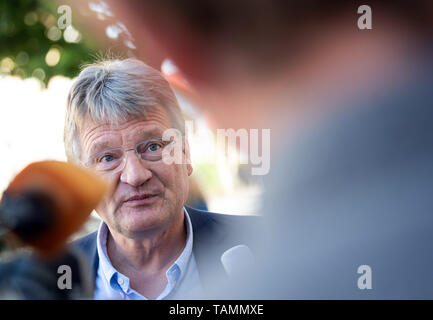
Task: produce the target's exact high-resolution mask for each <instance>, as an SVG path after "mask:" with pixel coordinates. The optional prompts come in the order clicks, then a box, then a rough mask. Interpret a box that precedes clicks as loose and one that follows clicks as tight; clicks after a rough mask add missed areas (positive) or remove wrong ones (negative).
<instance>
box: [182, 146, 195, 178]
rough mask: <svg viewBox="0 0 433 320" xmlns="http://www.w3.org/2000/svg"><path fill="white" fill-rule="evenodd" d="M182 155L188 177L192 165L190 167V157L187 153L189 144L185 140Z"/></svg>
mask: <svg viewBox="0 0 433 320" xmlns="http://www.w3.org/2000/svg"><path fill="white" fill-rule="evenodd" d="M183 154H184V159H185V163H186V169H187V171H188V176H190V175H191V174H192V171H193V169H192V165H191V155H190V152H189V143H188V140H187V139H185V143H184V148H183Z"/></svg>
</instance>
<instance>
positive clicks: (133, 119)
mask: <svg viewBox="0 0 433 320" xmlns="http://www.w3.org/2000/svg"><path fill="white" fill-rule="evenodd" d="M171 127H172V123H171V121H170V117H169V115H168V112H167V111H166V110H165V109H164V108H162V107H159V106H158V107H155V108H152V109H149V110H147V111H146V114H145V116H130V117H128V118H127V119H126V120H125V121H119V122H118V123H115V124H112V123H109V122H108V121H107V122H102V123H98V122H94V121H92V119H90V117H89V116H86V117H85V118H84V119H83V121H82V123H81V128H80V142H81V146H82V149H83V151H84V153H86V152H87V153H88V152H93V151H95V149H100V148H101V147H104V146H105V147H119V146H123V147H131V146H133V145H134V144H135V143H137V142H138V141H139V140H144V139H148V138H154V137H160V136H162V134H163V132H164V131H165V130H166V129H169V128H171Z"/></svg>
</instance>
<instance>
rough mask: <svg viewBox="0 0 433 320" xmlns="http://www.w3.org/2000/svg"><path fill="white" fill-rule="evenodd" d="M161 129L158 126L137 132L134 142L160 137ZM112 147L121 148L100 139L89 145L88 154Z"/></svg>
mask: <svg viewBox="0 0 433 320" xmlns="http://www.w3.org/2000/svg"><path fill="white" fill-rule="evenodd" d="M162 133H163V131H161V129H159V128H152V129H150V130H145V131H142V132H139V133H138V134H137V135H135V137H138V140H137V142H136V143H139V142H141V141H144V140H148V139H152V138H161V137H162ZM113 148H121V146H119V145H113V144H112V142H110V141H101V142H96V143H95V144H94V145H92V146H91V147H90V150H89V154H90V155H93V154H95V153H98V152H100V151H103V150H106V149H113Z"/></svg>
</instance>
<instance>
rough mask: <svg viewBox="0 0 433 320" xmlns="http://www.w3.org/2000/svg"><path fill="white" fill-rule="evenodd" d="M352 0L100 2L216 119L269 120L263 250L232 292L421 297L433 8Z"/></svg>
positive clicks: (428, 204) (427, 232)
mask: <svg viewBox="0 0 433 320" xmlns="http://www.w3.org/2000/svg"><path fill="white" fill-rule="evenodd" d="M362 4H364V3H353V2H350V1H326V2H323V1H240V2H239V1H236V2H232V1H231V2H227V1H201V2H199V3H197V2H193V1H186V2H185V1H182V2H175V1H145V2H141V1H133V0H131V1H125V2H121V3H120V2H116V3H114V2H113V3H112V6H113V8H114V10H115V12H116V13H117V14H119V16H120V18H121V19H123V20H124V21H126V22H127V24H128V27H130V30H131V32H132V34H133V36H134V37H135V38H137V39H138V40H137V44H138V50H140V44H141V43H144V42H145V41H147V40H148V39H140V33H139V30H141V29H142V28H143V27H144V29H145V30H146V31H147V32H148V33H149V34H151V35H152V39H151V40H152V41H154V42H155V43H157V44H158V50H159V51H158V54H165V55H168V56H169V57H170V58H171V59H172V60H174V62H175V63H176V64H177V65H178V67H179V68H180V69H181V70H182V71H183V72H184V73H185V75H186V77H187V78H188V79H189V81H190V82H191V83H192V84H193V85H195V86H196V88H198V91H199V92H200V93H201V94H202V97H203V99H204V101H206V104H205V105H206V106H207V112H208V113H209V114H210V115H211V116H212V117H213V118H214V119H215V120H216V122H217V123H219V126H220V127H234V128H239V127H247V128H261V127H265V128H272V129H273V131H272V136H273V144H272V148H273V158H272V161H273V163H272V166H271V176H270V177H269V179H268V182H269V184H268V189H267V195H266V197H265V198H266V199H265V205H264V209H263V211H264V212H265V215H267V216H268V217H269V219H267V222H268V225H267V227H268V228H269V233H264V235H263V237H260V239H261V240H263V241H262V242H263V243H265V244H264V245H263V247H264V248H265V250H264V252H265V253H264V254H263V256H262V259H261V262H262V263H261V265H260V267H259V270H260V271H258V274H256V273H254V272H251V273H248V272H246V274H248V276H247V277H248V279H247V280H246V282H245V283H244V284H246V285H245V286H244V287H242V286H241V288H243V289H244V290H240V292H239V295H238V297H239V296H240V297H256V298H257V297H258V298H261V297H265V298H427V297H431V296H432V294H433V291H432V288H433V283H432V280H431V279H432V278H431V276H430V271H431V270H432V268H433V258H432V254H431V252H432V249H433V248H432V246H433V245H432V244H433V239H432V237H433V230H432V226H433V216H432V215H431V212H432V209H433V203H432V200H431V199H432V197H431V195H430V193H431V190H432V182H431V181H433V168H432V164H433V161H432V158H433V154H432V152H433V151H432V150H433V149H432V148H431V147H430V144H431V141H432V138H433V134H432V128H433V127H432V126H431V125H430V124H429V121H428V120H427V119H431V118H432V116H433V115H432V110H433V108H432V106H431V101H433V99H432V98H433V97H432V91H431V88H432V80H431V79H433V68H432V64H431V61H432V57H433V54H432V35H433V33H432V21H433V20H432V4H431V3H430V2H428V1H412V2H407V1H394V2H388V3H384V2H382V1H369V3H368V5H369V8H370V11H369V10H367V9H364V10H361V11H358V10H359V8H360V6H361V5H362ZM365 10H367V11H365ZM367 12H370V13H371V15H370V18H371V21H370V22H371V28H366V29H362V28H360V27H359V19H367V20H368V19H369V18H368V17H367V16H368V14H367ZM365 14H367V16H365ZM367 20H364V22H365V21H367ZM362 24H363V22H362V21H361V25H362ZM145 53H146V52H143V54H145ZM264 232H265V230H264Z"/></svg>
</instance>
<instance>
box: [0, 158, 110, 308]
mask: <svg viewBox="0 0 433 320" xmlns="http://www.w3.org/2000/svg"><path fill="white" fill-rule="evenodd" d="M107 189H108V188H107V185H106V184H105V183H104V182H103V181H102V180H101V179H100V178H98V177H97V176H96V175H94V174H93V173H91V172H88V171H86V170H85V169H82V168H80V167H77V166H75V165H73V164H71V163H66V162H60V161H41V162H34V163H31V164H30V165H28V166H27V167H26V168H24V169H23V170H22V171H21V172H20V173H18V174H17V175H16V176H15V178H14V179H13V180H12V181H11V183H10V184H9V186H8V188H7V189H6V190H5V192H4V193H3V196H2V199H1V202H0V227H1V228H3V231H5V233H6V234H7V235H8V236H12V238H15V239H17V240H19V242H21V243H23V244H26V245H28V246H30V247H32V248H33V249H35V251H36V252H35V253H37V254H33V253H32V254H19V255H17V257H16V258H15V259H13V260H11V261H7V262H5V263H2V264H0V299H83V298H84V299H89V298H91V297H92V295H93V289H94V281H93V279H92V276H91V275H92V272H91V266H90V264H89V261H87V259H86V257H85V256H84V254H83V252H81V251H80V250H78V248H75V247H73V246H68V247H66V246H65V242H66V241H67V238H68V237H69V236H70V235H71V234H72V233H74V232H75V231H77V230H78V229H79V228H80V227H81V226H82V225H83V223H84V222H85V221H86V219H87V217H88V216H89V214H90V212H91V211H92V210H93V209H94V208H95V207H96V205H97V204H98V202H99V201H100V199H101V198H102V196H103V194H104V193H105V192H106V191H107ZM59 267H67V268H69V269H68V270H70V273H69V276H70V278H69V280H68V281H69V284H68V285H67V289H68V290H65V287H61V286H60V285H59V281H60V280H59ZM65 279H66V278H65Z"/></svg>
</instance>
